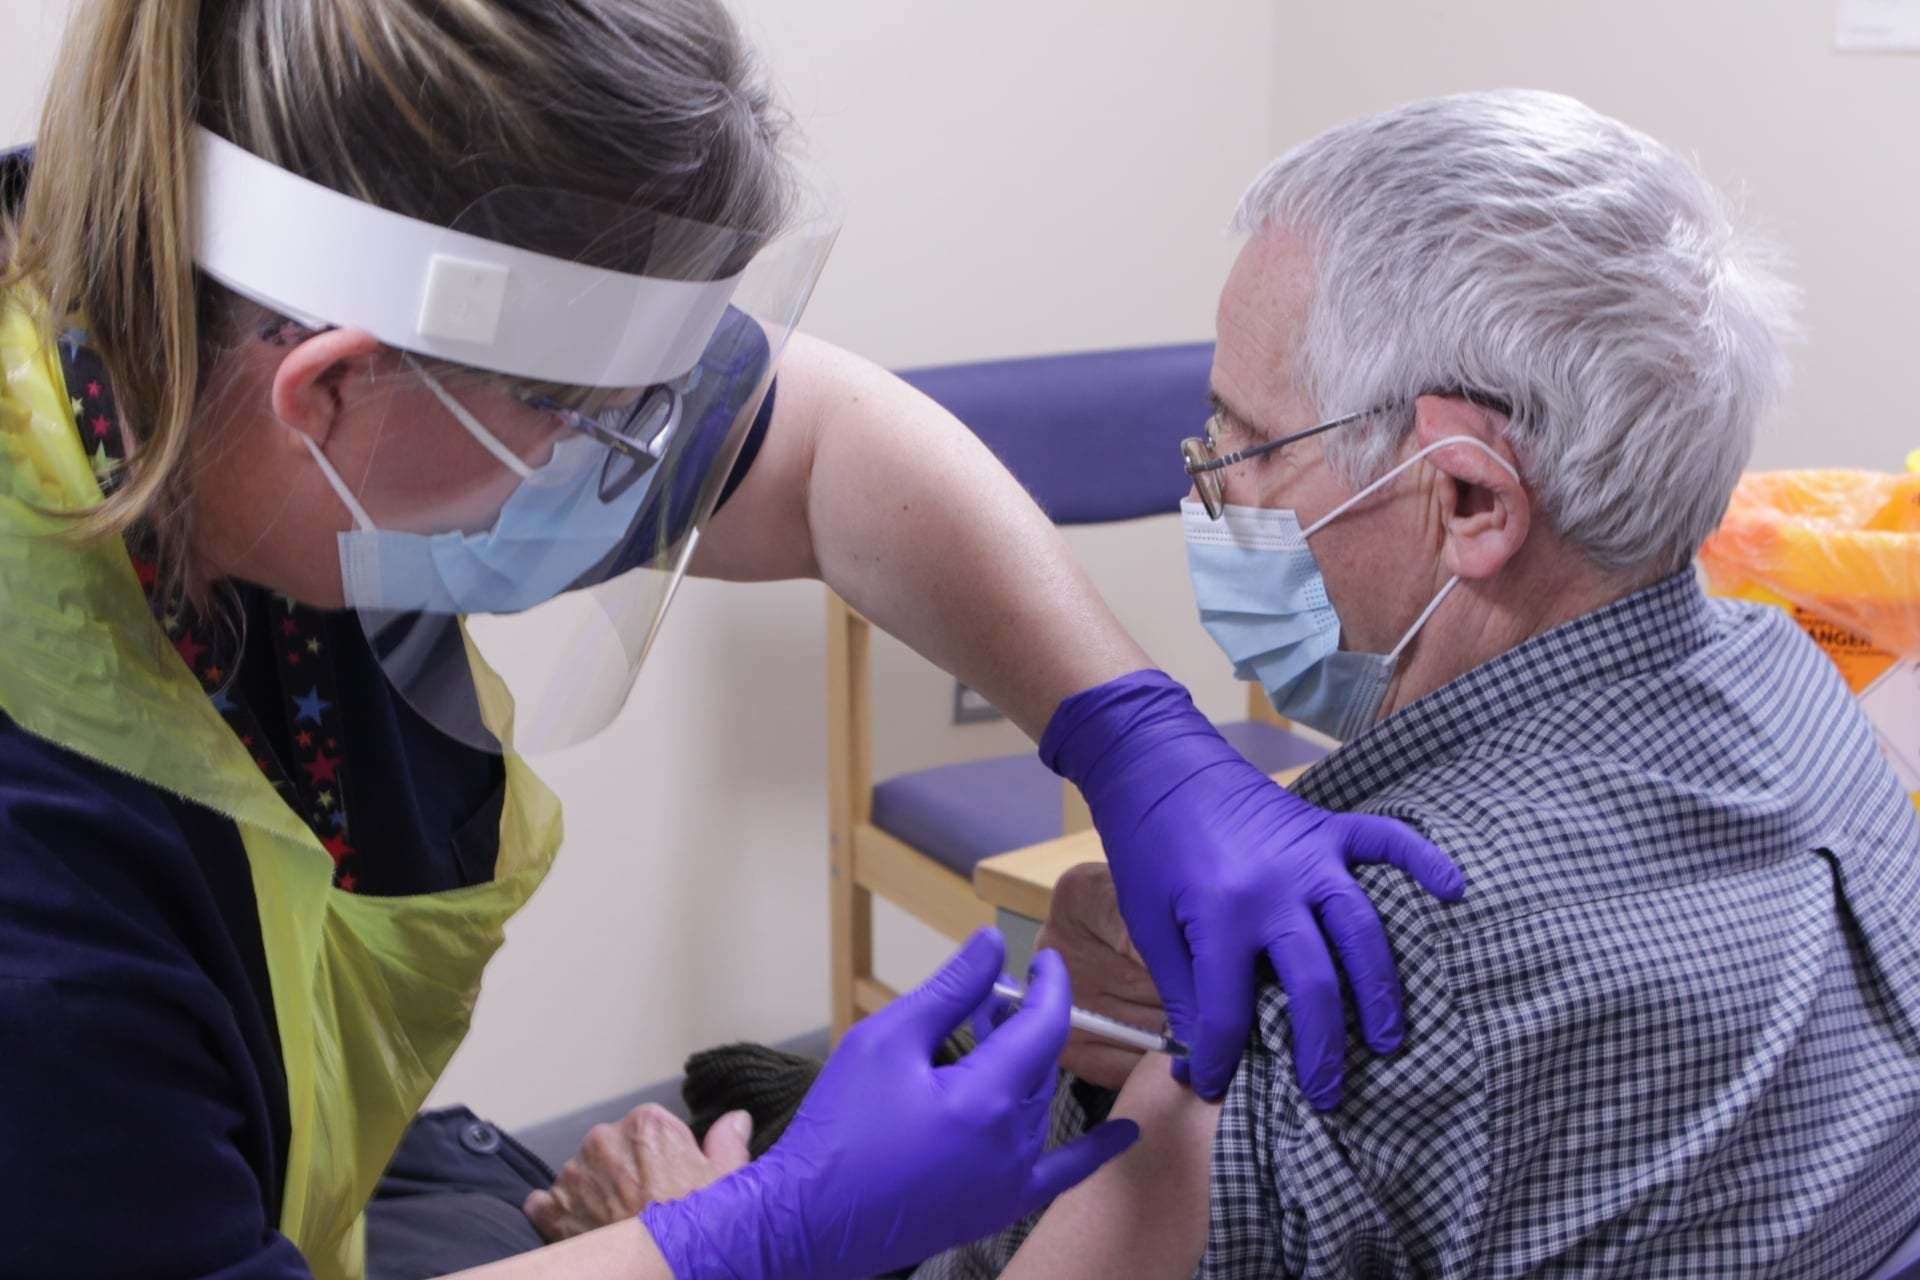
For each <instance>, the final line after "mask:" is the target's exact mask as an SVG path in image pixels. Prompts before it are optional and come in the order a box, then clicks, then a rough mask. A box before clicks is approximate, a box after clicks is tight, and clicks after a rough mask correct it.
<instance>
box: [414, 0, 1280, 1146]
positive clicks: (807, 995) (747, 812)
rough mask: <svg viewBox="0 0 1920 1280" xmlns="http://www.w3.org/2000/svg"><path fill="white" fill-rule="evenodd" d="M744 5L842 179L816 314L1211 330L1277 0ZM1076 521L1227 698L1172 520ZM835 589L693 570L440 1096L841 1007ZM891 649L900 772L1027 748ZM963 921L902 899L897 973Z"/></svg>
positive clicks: (939, 333) (1262, 90)
mask: <svg viewBox="0 0 1920 1280" xmlns="http://www.w3.org/2000/svg"><path fill="white" fill-rule="evenodd" d="M736 9H737V11H739V12H741V13H742V14H743V16H744V18H745V20H746V22H747V25H748V26H749V28H750V29H751V30H752V31H753V32H754V34H755V35H756V37H757V39H758V41H759V43H760V44H761V45H762V47H764V48H765V49H766V50H767V51H768V53H769V55H770V57H771V59H772V61H773V62H774V64H775V68H776V70H777V72H778V75H779V78H780V80H781V83H782V85H783V87H784V89H785V93H786V97H787V99H788V101H789V103H790V104H791V106H792V108H793V109H794V111H795V113H796V115H797V116H798V119H799V123H800V125H801V128H802V129H803V130H804V132H805V134H806V137H807V138H808V140H809V142H810V144H811V151H812V153H813V158H814V160H815V161H816V162H817V163H818V165H819V166H820V167H821V168H823V169H824V170H826V171H828V172H829V173H830V174H831V175H832V176H833V179H834V181H835V183H836V185H837V187H838V188H839V191H840V194H841V197H842V199H843V202H844V204H845V206H846V209H847V214H848V217H847V225H846V231H845V234H844V235H843V237H842V239H841V241H840V245H839V247H838V249H837V250H836V251H835V255H834V258H833V261H832V263H831V264H830V265H829V267H828V270H827V274H826V277H825V279H824V280H823V281H822V284H821V287H820V291H819V293H818V295H817V297H816V299H815V301H814V304H813V306H812V308H811V310H810V311H809V312H808V316H807V327H808V328H809V329H810V330H811V331H812V332H814V333H816V334H818V335H820V336H822V337H825V338H828V339H831V340H833V341H837V342H840V343H843V344H845V345H846V346H848V347H851V348H852V349H854V350H856V351H860V352H862V353H864V354H867V355H869V356H871V357H873V358H874V359H877V360H880V361H881V362H883V363H886V364H889V365H892V366H895V367H902V366H906V365H910V364H914V363H920V362H935V361H944V360H964V359H973V358H982V357H988V356H998V355H1011V354H1026V353H1037V352H1046V351H1061V350H1073V349H1083V348H1092V347H1100V346H1109V345H1120V344H1133V343H1143V342H1160V341H1177V340H1190V339H1194V338H1204V337H1207V336H1209V335H1210V334H1211V332H1212V312H1213V300H1214V294H1215V292H1216V290H1217V288H1218V283H1219V281H1220V280H1221V279H1222V278H1223V277H1224V275H1225V272H1226V268H1227V265H1228V264H1229V262H1230V261H1231V257H1232V254H1233V251H1234V246H1233V245H1232V243H1231V242H1230V241H1229V239H1228V238H1227V237H1226V236H1225V235H1224V234H1223V233H1222V228H1223V227H1224V225H1225V223H1226V219H1227V217H1228V215H1229V214H1230V213H1231V211H1232V207H1233V203H1234V201H1235V199H1236V198H1237V196H1238V195H1239V192H1240V189H1241V187H1242V186H1243V185H1244V183H1245V181H1246V179H1247V178H1248V177H1249V176H1250V175H1251V174H1252V173H1253V172H1254V171H1255V170H1256V169H1257V168H1258V167H1259V165H1260V164H1261V162H1262V161H1263V160H1264V159H1265V158H1266V157H1267V153H1268V148H1267V125H1266V121H1267V116H1268V103H1267V82H1268V53H1267V50H1268V49H1269V48H1270V47H1271V38H1270V32H1269V29H1268V27H1269V21H1270V19H1269V11H1268V6H1266V5H1264V4H1262V3H1259V2H1258V0H1215V2H1213V3H1209V4H1207V5H1196V6H1176V5H1170V4H1166V3H1163V2H1162V0H1030V2H1029V3H1024V4H1021V5H1019V6H1009V5H989V6H982V5H961V4H955V3H951V0H832V2H831V3H825V2H823V3H813V4H808V5H804V6H799V5H794V4H791V3H788V2H787V0H751V2H750V3H742V4H737V5H736ZM1168 462H1169V464H1170V465H1172V464H1173V462H1174V460H1173V459H1171V458H1170V459H1168ZM1076 544H1077V545H1079V546H1080V547H1081V548H1082V550H1083V552H1084V554H1085V556H1086V557H1087V559H1088V560H1089V561H1090V562H1091V563H1092V565H1093V568H1094V572H1095V573H1096V575H1097V577H1098V578H1099V579H1100V581H1101V582H1102V584H1103V586H1104V587H1105V588H1106V589H1108V590H1110V591H1111V592H1112V593H1114V594H1115V596H1116V597H1117V598H1118V603H1119V606H1120V608H1121V611H1122V612H1123V614H1125V615H1126V618H1127V621H1128V622H1129V624H1130V625H1131V626H1133V627H1134V628H1135V630H1136V633H1137V634H1139V635H1140V636H1141V638H1142V641H1143V643H1145V644H1146V645H1147V647H1148V648H1149V650H1150V651H1151V652H1153V653H1155V655H1156V656H1157V657H1159V658H1160V660H1161V661H1162V662H1164V663H1166V664H1168V665H1170V666H1172V667H1174V668H1175V669H1176V670H1180V671H1182V672H1183V673H1185V674H1187V675H1189V676H1191V677H1193V678H1194V679H1196V680H1197V681H1198V682H1199V683H1200V684H1201V692H1202V696H1203V699H1204V700H1205V701H1206V703H1207V705H1208V706H1209V708H1210V709H1211V710H1214V711H1217V712H1221V713H1224V712H1226V711H1229V710H1230V709H1231V708H1232V707H1233V706H1234V705H1235V704H1236V701H1237V699H1238V698H1239V697H1240V696H1241V694H1240V691H1239V686H1236V685H1234V684H1233V682H1232V681H1231V679H1230V678H1229V677H1228V676H1227V674H1226V673H1225V672H1224V671H1223V670H1222V669H1221V664H1220V662H1219V660H1218V658H1217V656H1216V654H1215V651H1214V650H1212V649H1211V647H1210V645H1209V642H1208V641H1207V639H1206V637H1205V635H1204V634H1203V633H1201V631H1200V629H1199V627H1198V625H1197V624H1196V623H1195V622H1194V621H1193V616H1192V614H1193V604H1192V597H1191V595H1190V593H1189V592H1188V589H1187V587H1186V582H1185V568H1184V551H1183V549H1182V546H1181V543H1180V536H1179V531H1178V527H1177V525H1176V524H1175V523H1174V522H1172V521H1171V520H1164V521H1153V522H1147V523H1144V524H1141V525H1138V526H1133V527H1128V528H1119V529H1107V530H1101V531H1097V532H1090V533H1087V534H1084V535H1082V536H1079V537H1077V538H1076ZM823 608H824V604H823V599H822V593H821V589H820V587H819V586H817V585H815V584H800V583H792V584H779V585H767V586H753V587H741V586H728V585H722V584H715V583H700V582H695V583H690V584H688V586H687V587H686V588H685V589H684V592H683V594H682V596H681V598H680V600H679V601H678V602H676V603H675V605H674V610H675V613H674V616H673V617H672V619H671V620H670V622H669V624H668V626H667V627H666V628H665V631H664V634H663V637H662V640H661V642H660V645H659V648H658V649H657V650H656V652H655V654H654V655H653V656H652V657H651V658H649V663H650V670H649V671H648V672H647V673H646V675H645V676H643V678H642V680H641V683H640V687H639V690H638V691H637V696H636V698H635V703H634V705H633V706H632V707H631V708H629V712H628V716H627V719H626V720H625V721H624V722H623V724H622V725H621V727H620V728H619V729H618V730H617V731H616V733H615V736H614V738H613V740H612V741H611V742H610V743H606V744H603V745H602V746H601V747H600V748H599V749H598V750H596V751H595V752H593V753H591V754H590V755H589V756H588V757H584V758H582V757H579V756H577V755H576V757H575V758H572V759H569V760H568V761H566V762H565V765H566V772H565V774H564V776H563V778H562V789H563V791H564V792H565V794H566V798H567V799H568V801H569V804H570V810H571V826H570V830H571V831H572V833H573V836H572V839H571V840H570V842H569V845H568V848H567V851H566V855H565V857H564V858H563V859H562V861H561V865H560V867H559V868H558V869H557V870H556V871H555V872H554V875H553V878H552V880H551V882H550V883H549V884H548V886H547V887H546V888H545V889H543V890H542V892H541V894H540V896H539V897H538V898H537V899H536V900H535V901H534V902H533V904H532V905H531V906H530V907H529V908H528V909H527V911H526V912H525V913H524V914H523V915H522V917H521V918H520V919H519V920H518V921H516V922H515V924H514V926H513V927H512V929H511V930H510V932H509V945H508V947H507V948H506V950H505V951H504V952H503V953H502V955H501V956H500V958H499V959H498V960H497V961H496V962H495V965H494V969H493V971H492V972H491V973H490V975H489V984H488V988H487V992H486V995H485V996H484V997H483V999H482V1001H481V1005H480V1009H479V1011H478V1014H477V1017H476V1020H475V1027H474V1033H473V1036H472V1037H471V1039H470V1040H469V1042H468V1045H467V1046H466V1048H465V1049H463V1050H462V1053H461V1055H460V1057H459V1058H458V1059H456V1061H455V1063H454V1065H453V1068H452V1069H451V1071H450V1072H449V1074H448V1077H447V1080H446V1082H445V1084H444V1086H443V1089H442V1091H441V1092H442V1096H447V1097H453V1096H460V1097H464V1098H466V1099H469V1100H471V1101H472V1102H473V1104H474V1105H475V1106H477V1107H484V1108H487V1109H490V1110H492V1111H494V1112H496V1113H497V1114H499V1115H500V1116H501V1117H502V1118H504V1119H508V1120H518V1119H523V1118H527V1117H537V1116H541V1115H545V1114H549V1113H552V1112H557V1111H562V1110H565V1109H567V1108H569V1107H571V1106H574V1105H577V1104H579V1103H581V1102H584V1101H587V1100H590V1099H592V1098H595V1097H600V1096H605V1095H608V1094H612V1093H616V1092H619V1091H622V1090H625V1089H629V1088H633V1087H635V1086H636V1085H638V1084H640V1083H643V1082H646V1081H648V1080H651V1079H655V1078H658V1077H660V1076H662V1075H666V1074H671V1073H672V1072H674V1071H677V1070H678V1068H679V1063H680V1061H681V1059H682V1058H683V1057H684V1056H685V1054H686V1053H687V1052H688V1051H690V1050H692V1049H696V1048H701V1047H705V1046H707V1045H711V1044H715V1043H719V1042H720V1041H723V1040H726V1039H731V1038H740V1037H752V1038H759V1039H771V1038H778V1037H783V1036H787V1035H792V1034H795V1033H798V1032H801V1031H804V1030H807V1029H809V1028H812V1027H817V1026H819V1025H821V1024H822V1023H823V1022H825V1020H826V1013H827V987H826V975H827V967H826V966H827V959H826V956H827V951H826V875H825V867H826V834H825V832H826V803H825V780H826V766H825V762H824V758H823V756H822V750H823V748H824V744H825V728H824V718H823V709H824V706H825V697H826V693H825V679H824V661H825V652H824V633H823V617H824V615H823ZM876 666H877V668H878V670H879V679H878V685H877V690H876V692H877V697H876V707H877V718H878V720H879V726H878V732H877V752H878V756H879V759H880V761H881V762H882V765H883V770H884V769H885V768H886V766H888V765H891V767H892V768H893V769H896V770H897V769H904V768H910V767H917V766H922V765H926V764H932V763H936V762H942V761H946V760H951V759H957V758H964V757H969V756H975V755H980V754H987V753H990V752H993V751H1013V750H1027V749H1031V748H1030V745H1029V744H1027V743H1026V740H1025V739H1024V738H1023V737H1022V736H1021V735H1020V734H1019V733H1018V732H1017V731H1015V730H1013V729H1011V728H1010V727H1008V726H1006V725H997V726H968V727H965V728H960V729H953V728H950V727H947V724H946V721H947V717H948V714H949V710H950V703H951V698H952V685H951V682H950V681H949V680H947V678H946V677H944V676H941V675H939V674H938V673H937V672H934V671H933V670H932V669H931V668H928V667H926V666H925V665H924V664H921V663H920V662H919V661H918V660H917V659H916V658H914V657H913V656H912V655H911V654H910V653H908V652H906V651H905V650H904V648H902V647H901V646H898V645H895V644H892V643H888V644H883V645H881V646H879V648H878V653H877V656H876ZM946 950H947V948H946V946H945V944H944V942H942V941H940V940H938V939H937V938H935V937H934V936H933V935H931V934H929V933H928V932H927V931H925V930H922V929H920V928H919V927H918V926H916V925H915V924H914V923H913V922H912V921H910V920H905V919H904V918H902V917H898V916H895V915H892V914H890V913H886V914H883V915H882V918H881V921H880V925H879V966H880V968H881V970H882V973H883V975H884V976H886V977H887V978H888V979H889V980H891V981H893V982H894V983H896V984H908V983H912V982H914V981H917V980H918V979H919V977H920V976H922V975H923V974H924V973H925V972H927V971H928V970H929V969H930V968H931V967H932V966H933V965H934V964H936V963H937V962H938V960H939V959H940V957H941V956H943V955H944V954H945V952H946Z"/></svg>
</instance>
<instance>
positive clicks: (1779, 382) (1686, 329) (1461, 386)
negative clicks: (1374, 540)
mask: <svg viewBox="0 0 1920 1280" xmlns="http://www.w3.org/2000/svg"><path fill="white" fill-rule="evenodd" d="M1234 227H1235V229H1236V230H1237V231H1241V232H1245V233H1259V232H1261V231H1264V230H1268V229H1285V230H1287V231H1290V232H1293V233H1295V234H1297V235H1299V236H1301V237H1302V238H1303V241H1304V243H1305V245H1306V247H1307V251H1308V254H1309V256H1310V257H1311V260H1312V262H1313V270H1314V276H1315V283H1314V289H1313V297H1312V300H1311V303H1310V304H1309V308H1308V315H1307V322H1306V332H1305V336H1304V339H1303V341H1302V343H1301V346H1300V349H1299V351H1298V353H1297V358H1298V368H1297V370H1296V371H1295V372H1296V374H1297V375H1298V377H1299V380H1300V385H1301V386H1302V388H1303V389H1304V390H1305V392H1306V394H1307V395H1308V397H1309V398H1310V399H1311V400H1312V401H1313V402H1314V404H1315V406H1316V408H1317V409H1318V410H1319V411H1320V412H1321V413H1322V414H1323V416H1332V415H1334V414H1339V413H1351V412H1354V411H1355V410H1360V409H1367V408H1371V407H1373V406H1377V405H1395V406H1406V405H1407V404H1408V403H1409V402H1410V401H1411V400H1412V399H1413V397H1415V396H1416V395H1419V394H1422V393H1424V392H1430V391H1436V390H1449V391H1467V392H1472V393H1479V394H1480V395H1483V396H1490V397H1492V398H1495V399H1498V400H1500V401H1502V402H1504V403H1505V404H1507V405H1509V406H1511V409H1512V413H1511V417H1510V422H1509V426H1508V428H1507V438H1508V442H1509V443H1510V444H1511V445H1512V446H1513V448H1514V450H1515V452H1516V453H1517V454H1518V455H1519V458H1520V465H1521V473H1522V475H1523V476H1524V477H1525V478H1526V481H1527V483H1528V486H1529V487H1530V489H1531V490H1532V491H1533V492H1534V494H1535V496H1536V500H1537V501H1538V502H1539V504H1540V506H1541V508H1542V512H1543V514H1544V515H1545V516H1546V518H1547V519H1548V521H1549V522H1550V523H1551V524H1552V525H1553V527H1554V528H1555V529H1557V530H1558V531H1559V532H1560V534H1561V535H1562V536H1563V537H1565V538H1566V539H1567V540H1568V541H1569V542H1570V543H1571V544H1572V545H1574V546H1576V547H1578V548H1580V549H1581V550H1582V551H1583V552H1584V553H1585V554H1586V555H1587V556H1588V557H1590V558H1591V559H1592V560H1593V561H1594V562H1595V563H1596V564H1597V565H1599V566H1601V567H1603V568H1605V569H1609V570H1644V569H1658V570H1661V571H1672V570H1677V569H1679V568H1681V567H1683V566H1685V565H1686V564H1687V562H1688V561H1689V560H1690V559H1691V558H1692V556H1693V554H1694V552H1695V551H1696V550H1697V549H1698V547H1699V545H1700V543H1701V542H1702V541H1703V540H1705V538H1706V537H1707V535H1708V534H1709V533H1711V532H1712V531H1713V529H1714V527H1715V526H1716V525H1718V524H1719V522H1720V519H1721V517H1722V516H1723V515H1724V514H1725V512H1726V506H1727V501H1728V498H1729V497H1730V495H1731V494H1732V492H1733V487H1734V484H1735V483H1736V482H1737V481H1738V479H1739V476H1740V472H1741V470H1742V468H1744V467H1745V466H1746V463H1747V458H1748V455H1749V454H1750V453H1751V451H1752V447H1753V437H1754V432H1755V428H1756V426H1757V424H1758V423H1759V422H1760V420H1761V419H1762V418H1763V417H1764V416H1765V415H1766V413H1767V412H1768V410H1769V409H1770V408H1772V406H1773V405H1774V404H1775V403H1776V402H1777V401H1778V399H1779V397H1780V395H1781V393H1782V392H1783V391H1784V389H1785V386H1786V382H1787V377H1788V367H1787V359H1786V355H1785V351H1784V343H1785V340H1786V339H1787V337H1788V336H1789V335H1790V334H1791V333H1792V330H1793V320H1792V316H1793V308H1794V301H1795V295H1794V292H1793V290H1792V289H1791V287H1790V286H1788V285H1787V284H1786V283H1785V282H1784V280H1783V279H1782V278H1781V277H1780V276H1779V275H1778V274H1776V270H1775V264H1776V262H1777V260H1778V254H1777V252H1776V251H1775V250H1774V249H1773V248H1772V247H1771V246H1769V245H1768V244H1766V243H1765V242H1763V241H1760V240H1758V239H1757V238H1755V237H1752V236H1750V235H1747V234H1745V233H1743V232H1742V231H1741V230H1740V229H1739V228H1737V227H1736V226H1735V224H1734V221H1733V219H1732V217H1731V216H1730V215H1729V212H1728V209H1727V205H1726V202H1725V201H1724V200H1723V199H1722V198H1721V197H1720V195H1719V194H1718V193H1717V192H1716V191H1715V190H1714V189H1713V188H1712V187H1711V186H1710V185H1708V183H1707V182H1706V181H1705V180H1704V179H1703V178H1702V177H1701V176H1700V175H1699V174H1698V173H1696V172H1695V171H1694V170H1693V168H1692V167H1691V166H1689V165H1688V164H1687V163H1686V162H1685V161H1684V160H1682V159H1681V158H1680V157H1679V156H1677V155H1676V154H1674V153H1673V152H1672V151H1670V150H1668V149H1667V148H1666V147H1664V146H1662V145H1661V144H1660V143H1658V142H1655V141H1654V140H1653V139H1651V138H1649V137H1647V136H1646V135H1645V134H1642V133H1640V132H1638V131H1636V130H1634V129H1630V128H1628V127H1627V126H1626V125H1623V124H1621V123H1620V122H1619V121H1617V120H1613V119H1610V118H1608V117H1606V116H1603V115H1601V114H1599V113H1598V112H1596V111H1593V110H1592V109H1590V108H1588V107H1587V106H1585V105H1583V104H1582V103H1579V102H1576V101H1575V100H1573V99H1572V98H1567V97H1562V96H1560V95H1558V94H1551V93H1539V92H1532V91H1524V90H1506V91H1500V92H1489V93H1471V94H1460V95H1456V96H1452V97H1444V98H1431V99H1427V100H1425V101H1421V102H1415V103H1410V104H1408V105H1406V106H1403V107H1399V108H1396V109H1395V110H1392V111H1387V112H1383V113H1381V114H1379V115H1374V116H1368V117H1366V118H1364V119H1360V120H1355V121H1351V122H1349V123H1347V124H1343V125H1340V126H1339V127H1337V128H1334V129H1330V130H1328V131H1327V132H1325V133H1323V134H1321V135H1319V136H1318V137H1316V138H1313V139H1311V140H1310V141H1308V142H1305V143H1302V144H1301V145H1300V146H1297V147H1295V148H1294V149H1293V150H1291V151H1289V152H1287V153H1286V154H1285V155H1283V156H1281V157H1280V158H1279V159H1278V160H1276V161H1275V162H1274V163H1273V164H1272V165H1271V166H1269V167H1268V169H1267V170H1266V172H1265V173H1263V174H1261V175H1260V177H1259V178H1258V179H1257V180H1256V181H1255V182H1254V184H1253V186H1252V187H1251V188H1249V190H1248V191H1247V193H1246V195H1245V196H1244V197H1243V198H1242V201H1241V204H1240V209H1239V212H1238V214H1237V215H1236V216H1235V219H1234ZM1412 426H1413V415H1412V411H1411V409H1410V408H1406V407H1399V408H1396V409H1395V410H1394V411H1393V412H1390V413H1383V414H1380V415H1377V416H1376V417H1375V418H1373V419H1371V420H1370V421H1369V422H1367V423H1366V424H1365V426H1364V428H1363V429H1361V430H1358V431H1353V432H1340V433H1336V434H1335V435H1334V436H1332V437H1330V446H1329V456H1330V459H1331V460H1332V462H1333V465H1334V466H1335V467H1336V468H1338V469H1339V471H1340V472H1341V474H1342V475H1343V476H1344V477H1345V478H1347V479H1349V480H1351V481H1352V482H1354V483H1356V484H1358V483H1361V482H1363V481H1364V480H1365V479H1368V478H1371V477H1372V476H1374V475H1377V474H1380V473H1381V472H1383V471H1384V470H1385V468H1386V466H1387V465H1388V461H1389V459H1390V458H1391V457H1392V455H1393V454H1394V453H1395V451H1396V450H1397V449H1398V448H1399V447H1400V445H1401V443H1402V442H1403V441H1404V439H1405V437H1406V435H1407V433H1408V432H1409V431H1411V430H1412ZM1343 437H1344V438H1343Z"/></svg>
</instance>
